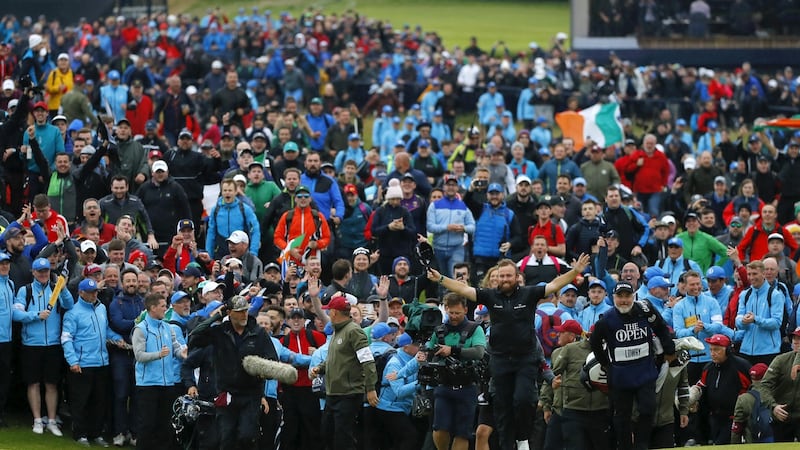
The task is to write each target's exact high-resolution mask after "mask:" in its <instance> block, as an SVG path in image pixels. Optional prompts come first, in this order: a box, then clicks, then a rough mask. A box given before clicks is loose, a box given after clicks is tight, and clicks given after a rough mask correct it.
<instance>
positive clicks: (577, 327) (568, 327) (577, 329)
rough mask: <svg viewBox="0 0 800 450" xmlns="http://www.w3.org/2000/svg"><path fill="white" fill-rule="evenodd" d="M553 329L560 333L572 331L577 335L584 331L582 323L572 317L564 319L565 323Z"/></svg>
mask: <svg viewBox="0 0 800 450" xmlns="http://www.w3.org/2000/svg"><path fill="white" fill-rule="evenodd" d="M553 329H554V330H556V331H557V332H559V333H563V332H564V331H569V332H570V333H575V334H577V335H580V334H581V333H583V328H582V327H581V324H580V323H579V322H578V321H577V320H572V319H570V320H567V321H564V323H562V324H561V325H557V326H555V327H553Z"/></svg>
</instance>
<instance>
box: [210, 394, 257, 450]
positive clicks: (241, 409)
mask: <svg viewBox="0 0 800 450" xmlns="http://www.w3.org/2000/svg"><path fill="white" fill-rule="evenodd" d="M260 417H261V396H257V395H243V394H239V395H236V394H232V398H231V404H230V405H228V406H225V407H221V408H217V432H218V433H219V442H220V447H219V448H220V449H222V450H230V449H240V450H244V449H248V450H250V449H253V450H254V449H256V448H257V444H258V421H259V418H260Z"/></svg>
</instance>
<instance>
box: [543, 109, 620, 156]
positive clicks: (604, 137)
mask: <svg viewBox="0 0 800 450" xmlns="http://www.w3.org/2000/svg"><path fill="white" fill-rule="evenodd" d="M556 123H558V126H559V127H560V128H561V133H562V134H563V135H564V137H571V138H572V139H573V140H574V141H575V148H576V149H580V148H583V146H584V142H585V140H586V138H590V139H591V140H593V141H594V142H595V143H596V144H597V145H599V146H600V147H603V148H605V147H609V146H611V145H614V144H615V143H618V142H622V141H623V139H624V134H623V132H622V117H621V115H620V111H619V104H618V103H614V102H610V103H596V104H595V105H593V106H590V107H588V108H586V109H584V110H583V111H580V112H577V113H576V112H573V111H565V112H562V113H558V114H556Z"/></svg>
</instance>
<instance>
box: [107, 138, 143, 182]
mask: <svg viewBox="0 0 800 450" xmlns="http://www.w3.org/2000/svg"><path fill="white" fill-rule="evenodd" d="M117 153H118V155H119V167H118V168H117V170H116V171H115V175H116V174H119V175H124V176H125V177H126V178H127V179H128V186H130V190H131V192H135V189H134V187H135V186H138V185H137V184H136V183H134V181H133V180H134V178H136V176H137V175H139V174H142V175H144V178H145V180H147V179H149V178H150V166H149V165H148V164H147V152H146V151H145V150H144V147H142V144H141V143H140V142H139V141H134V140H133V139H128V140H127V141H118V142H117Z"/></svg>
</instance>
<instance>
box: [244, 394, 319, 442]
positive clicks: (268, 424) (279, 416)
mask: <svg viewBox="0 0 800 450" xmlns="http://www.w3.org/2000/svg"><path fill="white" fill-rule="evenodd" d="M267 403H268V404H269V413H267V414H264V413H263V412H262V413H261V415H260V416H259V422H260V425H261V439H260V440H259V442H258V448H259V449H260V450H275V449H277V448H286V447H284V446H281V441H282V439H283V429H282V425H283V410H282V409H281V408H280V406H279V404H278V400H277V399H274V398H269V397H267ZM317 410H319V406H317Z"/></svg>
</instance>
